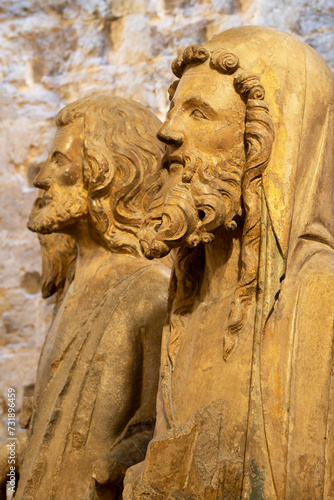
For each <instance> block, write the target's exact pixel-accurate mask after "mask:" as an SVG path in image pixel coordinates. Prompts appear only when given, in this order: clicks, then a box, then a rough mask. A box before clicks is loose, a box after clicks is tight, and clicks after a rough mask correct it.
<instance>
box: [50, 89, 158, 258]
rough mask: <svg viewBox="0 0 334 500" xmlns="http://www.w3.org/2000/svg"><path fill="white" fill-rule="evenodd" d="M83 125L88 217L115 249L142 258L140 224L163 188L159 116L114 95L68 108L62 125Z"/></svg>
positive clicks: (92, 98) (90, 98) (59, 121)
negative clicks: (156, 195)
mask: <svg viewBox="0 0 334 500" xmlns="http://www.w3.org/2000/svg"><path fill="white" fill-rule="evenodd" d="M77 120H82V124H83V157H84V166H83V169H84V182H85V184H86V188H87V190H88V209H89V215H90V218H91V220H92V222H93V225H94V227H95V229H96V231H97V233H98V234H99V235H100V236H101V237H102V239H103V240H104V241H105V243H106V244H107V246H108V248H110V250H114V251H116V250H119V249H122V251H124V252H127V253H130V254H133V255H141V249H140V245H139V242H138V238H137V233H138V230H139V227H140V223H141V220H142V218H143V216H144V215H145V213H146V212H147V210H148V207H149V205H150V202H151V200H152V199H153V197H154V195H155V193H156V191H157V190H158V182H159V166H160V163H161V159H162V156H163V152H164V147H163V145H162V144H161V143H160V142H159V141H158V139H157V138H156V132H157V130H158V128H159V127H160V126H161V123H160V121H159V120H158V118H157V117H156V116H155V115H154V114H153V113H152V112H150V111H149V110H147V109H146V108H145V107H144V106H142V105H140V104H138V103H136V102H134V101H130V100H127V99H122V98H120V97H116V96H114V95H112V94H110V93H109V92H104V93H101V94H94V95H91V96H88V97H84V98H83V99H80V100H78V101H76V102H74V103H73V104H69V105H68V106H66V107H65V108H63V109H62V110H61V111H60V112H59V113H58V116H57V119H56V124H57V126H58V127H62V126H66V125H69V124H71V123H73V122H75V121H77Z"/></svg>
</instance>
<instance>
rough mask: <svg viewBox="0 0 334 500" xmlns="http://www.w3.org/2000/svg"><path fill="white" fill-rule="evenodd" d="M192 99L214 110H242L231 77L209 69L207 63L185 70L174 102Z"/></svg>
mask: <svg viewBox="0 0 334 500" xmlns="http://www.w3.org/2000/svg"><path fill="white" fill-rule="evenodd" d="M192 97H196V98H199V99H202V100H205V101H207V102H208V103H209V104H210V105H211V106H213V107H214V108H215V109H230V108H232V107H237V108H238V109H239V108H240V110H242V109H243V108H244V104H243V102H242V101H241V99H240V96H239V95H238V94H237V92H236V91H235V89H234V86H233V76H231V75H223V74H221V73H219V72H218V71H216V70H214V69H212V68H210V66H209V65H208V64H207V63H204V64H200V65H197V66H191V67H189V68H187V69H186V71H185V72H184V74H183V75H182V77H181V80H180V82H179V85H178V87H177V90H176V93H175V97H174V100H175V101H184V100H188V99H191V98H192Z"/></svg>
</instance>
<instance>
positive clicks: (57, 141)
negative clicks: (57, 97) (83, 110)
mask: <svg viewBox="0 0 334 500" xmlns="http://www.w3.org/2000/svg"><path fill="white" fill-rule="evenodd" d="M81 133H82V123H80V122H79V121H77V122H73V123H70V124H69V125H65V126H62V127H57V130H56V134H55V137H54V140H53V143H52V146H51V150H52V151H60V152H61V153H63V154H65V155H66V154H67V153H69V152H70V151H73V150H77V151H78V152H80V151H81V147H82V140H81Z"/></svg>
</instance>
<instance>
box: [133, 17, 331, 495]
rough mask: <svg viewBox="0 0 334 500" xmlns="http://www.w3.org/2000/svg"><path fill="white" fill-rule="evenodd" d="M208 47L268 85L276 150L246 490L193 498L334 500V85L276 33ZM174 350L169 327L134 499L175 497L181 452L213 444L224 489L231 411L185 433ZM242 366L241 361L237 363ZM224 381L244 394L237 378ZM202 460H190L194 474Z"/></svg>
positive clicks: (206, 464)
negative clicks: (174, 406) (174, 414)
mask: <svg viewBox="0 0 334 500" xmlns="http://www.w3.org/2000/svg"><path fill="white" fill-rule="evenodd" d="M205 47H206V48H207V49H208V50H209V51H210V52H214V51H215V50H218V49H223V48H224V49H226V50H227V51H231V52H233V53H234V54H235V55H237V56H238V58H239V61H240V65H241V67H242V69H244V70H245V71H246V72H253V73H255V74H256V75H258V76H259V78H260V80H261V83H262V85H263V87H264V89H265V92H266V97H265V99H266V101H267V103H268V105H269V110H270V114H271V116H272V118H273V121H274V125H275V140H274V144H273V150H272V154H271V158H270V162H269V164H268V166H267V168H266V170H265V172H264V174H263V178H262V208H261V245H260V265H259V275H258V294H257V301H256V313H255V321H254V328H253V335H254V342H253V353H252V364H251V385H250V391H249V410H248V419H247V422H246V432H245V433H244V434H245V436H246V437H245V439H246V441H245V448H244V450H245V451H244V455H243V459H242V461H240V462H241V463H240V465H241V469H242V470H243V471H242V472H241V476H242V481H241V482H239V483H238V484H237V483H236V486H234V485H233V480H232V479H231V480H230V479H229V480H228V481H227V483H228V484H227V485H225V483H224V485H223V486H222V489H224V491H223V492H222V491H221V490H219V488H220V486H219V485H218V489H217V487H216V486H213V487H212V484H213V483H210V484H209V486H208V490H207V492H204V493H203V492H202V493H198V492H197V491H196V492H194V491H193V490H192V493H191V494H190V496H187V494H186V495H185V497H184V498H188V497H189V498H215V499H219V500H221V499H223V498H225V500H226V499H227V498H228V499H232V498H233V499H237V498H244V499H252V500H261V499H268V500H269V499H270V500H272V499H276V500H283V499H284V500H295V499H303V500H310V499H315V500H319V499H326V500H328V499H334V415H333V411H334V388H333V374H332V370H333V316H334V237H333V235H334V224H333V222H334V221H333V163H332V161H333V160H332V159H333V148H334V122H333V108H334V102H333V99H334V86H333V75H332V73H331V71H330V70H329V68H328V66H327V65H326V63H325V62H324V61H323V60H322V58H321V57H320V56H319V55H318V54H317V53H316V52H315V51H314V50H313V49H312V48H311V47H309V46H307V45H305V44H303V43H301V42H299V41H298V40H297V39H296V38H294V37H293V36H291V35H289V34H287V33H282V32H279V31H276V30H274V29H271V28H263V27H255V26H248V27H242V28H236V29H231V30H228V31H226V32H224V33H222V34H220V35H217V36H215V37H213V39H212V40H210V41H209V42H207V43H206V44H205ZM223 313H224V312H222V313H221V321H222V323H224V318H223ZM225 314H226V311H225ZM190 333H191V332H190ZM207 334H208V335H207V337H208V338H209V336H210V332H207ZM194 335H195V334H194ZM168 343H169V328H168V326H167V327H166V329H165V332H164V339H163V347H162V375H161V379H160V389H159V396H158V406H157V426H156V435H155V437H154V439H153V440H152V441H151V443H150V445H149V448H148V452H147V456H146V462H145V465H144V468H143V473H142V476H141V477H142V479H140V468H139V466H136V467H135V468H133V469H132V470H131V469H130V470H129V473H128V475H127V478H126V487H125V492H126V491H128V492H129V493H128V495H129V496H127V497H126V498H129V499H130V498H152V499H156V498H159V499H160V498H161V499H162V498H171V497H169V496H168V493H169V492H170V491H168V488H169V489H170V488H171V486H170V481H172V482H174V483H175V484H178V483H176V480H175V479H174V474H175V476H176V475H177V472H178V470H179V469H180V470H181V469H182V467H181V465H180V464H181V462H182V460H183V456H182V453H181V452H179V448H178V446H179V447H180V449H184V450H188V451H184V453H185V454H188V455H192V453H193V451H192V450H193V449H194V446H195V445H194V444H193V443H195V441H196V439H197V440H198V439H200V441H201V442H200V444H199V445H198V446H201V447H202V448H201V449H200V453H201V450H202V449H203V450H205V451H204V452H203V453H202V455H200V456H199V455H198V457H199V458H198V462H197V465H196V467H197V469H196V470H197V471H198V470H200V472H201V473H203V477H204V476H205V477H212V478H213V479H212V481H216V483H217V478H215V475H216V476H217V473H218V472H219V463H218V462H216V463H215V464H214V460H215V458H214V456H215V454H216V456H219V452H217V451H216V448H214V446H213V444H212V443H213V441H214V439H213V438H212V436H213V437H214V431H212V430H210V428H211V429H212V428H213V429H217V431H216V435H217V434H218V433H220V430H221V429H223V435H224V436H225V437H226V438H228V432H226V430H224V428H228V427H229V425H231V422H230V419H226V418H225V420H224V415H223V413H222V415H223V416H222V418H221V417H220V415H219V411H220V409H219V408H220V406H219V405H220V403H219V401H212V404H211V405H209V406H208V407H207V408H204V409H203V411H199V412H198V415H197V417H196V415H195V416H194V418H192V419H191V421H189V422H187V423H186V424H184V425H183V426H182V428H181V427H178V426H177V425H175V422H173V420H172V418H171V417H170V413H171V412H170V400H171V399H170V398H171V397H170V393H171V391H170V386H169V385H168V383H169V384H170V382H168V383H167V382H166V380H168V378H167V376H165V375H164V374H165V373H167V374H168V373H170V372H171V369H170V361H169V358H168ZM250 345H251V344H250ZM250 348H251V347H250ZM203 349H204V347H203ZM217 349H219V346H217ZM239 351H241V348H239ZM236 356H238V352H237V353H236V354H233V356H232V360H233V357H234V359H235V357H236ZM232 362H233V361H229V363H232ZM221 363H224V361H223V359H222V358H221ZM235 366H236V365H235ZM242 368H243V367H242V366H240V369H242ZM236 369H237V366H236ZM217 371H218V370H217V369H216V373H217ZM215 383H216V381H215ZM220 383H221V386H222V387H224V384H225V385H226V384H229V385H231V386H232V387H233V381H232V380H229V381H224V380H220ZM174 392H175V391H174ZM218 392H219V391H217V393H218ZM243 395H244V392H243ZM237 397H238V394H236V401H237V400H238V399H237ZM246 397H247V398H248V392H247V394H246ZM239 399H240V398H239ZM223 403H224V402H223ZM236 404H237V403H236ZM235 411H236V412H237V411H238V407H236V408H235ZM215 415H216V416H215ZM196 419H197V420H196ZM215 419H216V420H215ZM219 421H220V424H219ZM203 422H205V423H203ZM218 424H219V425H220V427H219V425H218ZM202 425H203V431H200V430H199V429H200V428H201V426H202ZM205 425H206V426H207V427H206V429H207V432H206V431H205ZM199 432H202V434H203V435H200V434H198V433H199ZM210 432H211V434H210ZM211 435H212V436H211ZM193 436H194V437H193ZM196 436H199V437H198V438H197V437H196ZM210 440H211V441H212V443H211V441H210ZM216 441H218V438H217V439H216ZM177 442H178V443H179V445H178V444H177ZM175 443H176V444H175ZM182 443H185V445H184V448H182V446H183V444H182ZM215 446H216V447H217V444H215ZM222 447H224V443H223V444H222ZM195 451H196V450H195ZM159 452H160V455H159ZM173 453H174V455H175V456H177V460H176V462H177V465H175V464H174V465H175V467H174V469H175V470H174V473H173V477H170V476H171V474H170V476H168V479H167V480H166V475H167V474H168V467H169V465H168V466H166V465H165V463H166V460H169V461H170V462H171V458H170V457H173ZM194 453H195V452H194ZM221 455H222V454H221V453H220V456H221ZM154 459H155V462H156V461H157V460H158V464H159V465H158V466H155V463H154ZM221 459H222V460H223V461H224V460H225V462H226V460H227V459H226V457H225V456H221ZM192 460H193V459H192V458H190V460H188V461H187V460H183V461H184V463H187V464H188V463H189V464H193V463H194V462H193V461H192ZM194 460H195V461H196V460H197V458H196V456H195V459H194ZM173 463H174V462H173ZM182 463H183V462H182ZM226 463H227V462H226ZM172 466H173V464H172ZM187 467H188V466H187ZM189 467H192V465H189ZM210 468H211V469H210ZM135 469H137V470H135ZM185 469H186V467H185V468H184V469H182V470H181V473H182V474H183V471H185V472H184V477H183V476H182V477H181V475H180V480H178V479H177V480H178V481H179V483H180V484H182V485H183V484H185V485H186V486H185V488H188V485H191V479H189V477H190V474H191V473H192V472H191V471H192V469H190V468H188V469H187V470H185ZM194 470H195V469H194ZM210 470H211V471H212V473H211V472H210ZM189 471H190V472H189ZM234 472H235V471H232V475H231V476H230V478H232V476H233V474H234ZM138 473H139V476H138V475H137V476H136V474H138ZM181 473H180V474H181ZM210 474H211V476H210ZM233 477H234V476H233ZM235 477H236V476H235ZM210 481H211V479H210ZM219 481H220V479H219V480H218V482H219ZM222 481H225V479H223V480H222ZM225 482H226V481H225ZM174 483H173V484H174ZM216 483H215V484H216ZM132 484H134V485H135V488H136V487H137V486H136V485H137V484H138V492H140V491H143V494H141V493H138V495H139V496H138V497H137V496H135V497H133V496H131V488H132ZM198 484H199V483H198ZM222 484H223V483H222ZM225 486H226V487H225ZM145 488H146V489H145ZM150 488H153V489H156V491H157V492H158V491H160V492H162V494H161V495H160V496H159V494H156V493H155V492H153V490H152V489H151V490H150ZM159 488H160V489H159ZM182 488H183V486H182ZM189 488H190V487H189ZM210 488H211V489H210ZM182 491H183V490H182ZM203 491H204V490H203ZM150 495H151V496H150ZM210 495H211V496H210ZM175 498H176V497H175ZM177 498H179V497H177ZM180 498H183V496H182V494H181V496H180Z"/></svg>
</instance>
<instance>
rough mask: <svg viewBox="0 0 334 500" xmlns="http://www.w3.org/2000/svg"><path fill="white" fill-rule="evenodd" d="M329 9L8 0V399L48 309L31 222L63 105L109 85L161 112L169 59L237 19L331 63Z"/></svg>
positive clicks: (326, 5) (1, 58) (4, 219)
mask: <svg viewBox="0 0 334 500" xmlns="http://www.w3.org/2000/svg"><path fill="white" fill-rule="evenodd" d="M333 12H334V7H333V2H332V0H295V1H293V2H292V1H291V0H290V1H286V0H283V1H282V0H269V1H268V0H212V1H211V0H201V1H199V0H71V1H69V0H63V1H62V0H45V1H41V0H2V2H1V6H0V44H1V51H0V84H1V88H0V96H1V106H0V119H1V121H0V151H1V171H0V175H1V180H0V189H1V206H0V211H1V229H0V230H1V252H2V258H1V264H0V266H1V270H0V279H1V285H0V296H1V299H2V300H1V305H0V315H1V318H2V321H1V324H0V344H1V355H0V396H1V395H2V396H3V397H4V396H5V395H6V388H7V387H8V386H14V387H16V389H17V391H18V407H19V406H20V404H21V401H22V396H23V392H24V391H26V392H27V393H29V391H31V385H32V384H33V382H34V377H35V369H36V363H37V361H38V353H39V350H40V347H41V344H42V342H43V338H44V334H45V331H46V328H47V325H48V322H49V320H50V316H51V310H52V305H51V304H50V302H48V301H46V302H45V301H43V300H42V299H41V297H40V294H39V292H38V288H39V280H40V267H41V265H40V258H39V244H38V240H37V238H36V236H35V235H33V234H31V233H29V232H28V230H27V229H26V220H27V217H28V213H29V211H30V208H31V205H32V202H33V200H34V197H35V190H34V189H33V188H32V180H33V178H34V173H35V172H36V169H37V168H38V165H39V163H40V162H41V161H43V158H45V154H46V151H47V146H48V144H49V142H50V139H51V137H52V135H53V132H54V129H53V120H54V117H55V115H56V113H57V111H58V110H59V109H60V108H61V107H62V106H63V105H65V104H67V103H69V102H71V101H74V100H76V99H78V98H79V97H81V96H84V95H86V94H88V93H91V92H94V91H98V90H110V89H111V90H113V91H114V92H115V94H116V95H119V96H122V97H131V98H133V99H135V100H138V101H140V102H142V103H143V104H146V105H148V106H150V107H151V109H152V110H153V111H155V112H156V113H157V114H158V115H159V117H160V118H162V117H163V116H164V113H165V111H166V108H167V97H166V88H167V87H168V86H169V84H170V83H171V81H172V80H173V77H172V74H171V71H170V63H171V61H172V59H173V57H175V55H176V54H177V53H178V51H179V50H181V48H183V47H184V46H186V45H189V44H192V43H203V42H205V41H206V40H207V39H208V38H210V37H211V36H213V35H214V34H216V33H219V32H221V31H223V30H225V29H228V28H230V27H234V26H239V25H246V24H261V25H266V26H273V27H275V28H278V29H282V30H285V31H290V32H292V33H293V34H295V35H296V36H297V37H299V38H300V39H301V40H303V41H305V42H307V43H309V44H311V45H312V46H313V47H314V48H315V49H316V50H317V51H318V52H320V54H321V55H322V56H323V57H324V58H325V60H326V61H327V62H328V63H329V64H330V66H331V67H332V68H333V67H334V50H333V48H334V23H333V17H334V15H333ZM292 71H293V68H292ZM1 407H2V408H3V411H4V412H5V403H1V401H0V411H1ZM0 434H1V427H0Z"/></svg>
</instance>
